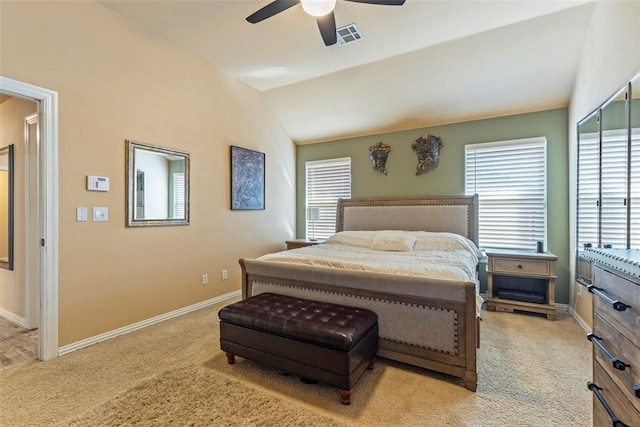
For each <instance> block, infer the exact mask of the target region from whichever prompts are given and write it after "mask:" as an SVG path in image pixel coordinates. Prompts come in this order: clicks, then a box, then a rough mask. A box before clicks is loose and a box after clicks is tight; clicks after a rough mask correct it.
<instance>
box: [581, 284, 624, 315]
mask: <svg viewBox="0 0 640 427" xmlns="http://www.w3.org/2000/svg"><path fill="white" fill-rule="evenodd" d="M587 290H588V291H589V292H591V293H592V294H595V295H598V296H599V297H600V298H602V299H603V300H605V301H606V302H607V303H609V304H611V305H612V306H613V308H614V309H615V310H617V311H625V310H626V309H627V308H631V306H630V305H627V304H625V303H623V302H620V301H618V300H617V299H613V298H611V297H610V296H609V295H607V294H606V293H604V291H603V290H602V289H600V288H596V287H595V286H593V285H589V286H587Z"/></svg>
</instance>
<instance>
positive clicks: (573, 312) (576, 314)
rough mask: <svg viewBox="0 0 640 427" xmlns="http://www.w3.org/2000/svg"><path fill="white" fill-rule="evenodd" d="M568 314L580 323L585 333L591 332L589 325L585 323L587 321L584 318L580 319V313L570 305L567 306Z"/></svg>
mask: <svg viewBox="0 0 640 427" xmlns="http://www.w3.org/2000/svg"><path fill="white" fill-rule="evenodd" d="M569 314H570V315H571V316H572V317H573V318H574V319H576V322H578V325H580V327H582V329H584V331H585V332H586V333H588V334H590V333H591V332H592V330H591V328H590V327H589V325H587V322H585V321H584V319H582V317H580V315H579V314H578V313H577V312H576V311H575V310H574V309H573V308H572V307H569Z"/></svg>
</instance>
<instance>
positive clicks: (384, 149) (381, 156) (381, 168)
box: [369, 142, 391, 175]
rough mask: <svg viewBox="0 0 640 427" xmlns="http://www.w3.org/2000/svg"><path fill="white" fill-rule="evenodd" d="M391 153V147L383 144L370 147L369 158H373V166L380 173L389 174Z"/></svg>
mask: <svg viewBox="0 0 640 427" xmlns="http://www.w3.org/2000/svg"><path fill="white" fill-rule="evenodd" d="M389 151H391V147H389V146H388V145H387V144H384V143H382V142H378V143H377V144H376V145H372V146H371V147H369V157H370V158H371V165H373V168H374V169H375V170H377V171H378V172H380V173H383V174H385V175H386V174H387V156H388V155H389Z"/></svg>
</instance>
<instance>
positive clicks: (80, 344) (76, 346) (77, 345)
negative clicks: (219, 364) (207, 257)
mask: <svg viewBox="0 0 640 427" xmlns="http://www.w3.org/2000/svg"><path fill="white" fill-rule="evenodd" d="M240 295H241V292H240V290H237V291H233V292H230V293H228V294H224V295H220V296H219V297H215V298H211V299H209V300H206V301H202V302H199V303H197V304H193V305H190V306H188V307H183V308H180V309H178V310H174V311H171V312H169V313H165V314H161V315H160V316H156V317H152V318H150V319H147V320H143V321H141V322H137V323H133V324H131V325H127V326H124V327H122V328H118V329H114V330H113V331H110V332H105V333H104V334H100V335H96V336H94V337H91V338H87V339H84V340H81V341H76V342H74V343H71V344H67V345H65V346H62V347H59V348H58V356H62V355H65V354H67V353H71V352H73V351H76V350H80V349H81V348H84V347H88V346H90V345H93V344H97V343H99V342H101V341H105V340H108V339H111V338H114V337H117V336H118V335H123V334H128V333H130V332H133V331H137V330H139V329H142V328H146V327H147V326H151V325H154V324H156V323H160V322H162V321H165V320H168V319H171V318H174V317H178V316H182V315H183V314H187V313H190V312H192V311H196V310H199V309H201V308H204V307H208V306H210V305H213V304H217V303H219V302H222V301H226V300H228V299H231V298H236V297H239V296H240ZM23 320H24V319H23Z"/></svg>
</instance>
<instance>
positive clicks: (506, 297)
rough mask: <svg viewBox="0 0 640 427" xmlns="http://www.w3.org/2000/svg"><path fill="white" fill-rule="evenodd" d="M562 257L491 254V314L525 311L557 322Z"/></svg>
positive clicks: (505, 252) (507, 252) (518, 252)
mask: <svg viewBox="0 0 640 427" xmlns="http://www.w3.org/2000/svg"><path fill="white" fill-rule="evenodd" d="M557 260H558V257H557V256H555V255H554V254H552V253H550V252H545V253H537V252H532V251H525V250H489V251H487V310H489V311H496V309H497V308H500V309H505V310H507V311H513V310H521V311H529V312H533V313H542V314H546V315H547V319H549V320H555V318H556V306H555V281H556V261H557Z"/></svg>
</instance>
